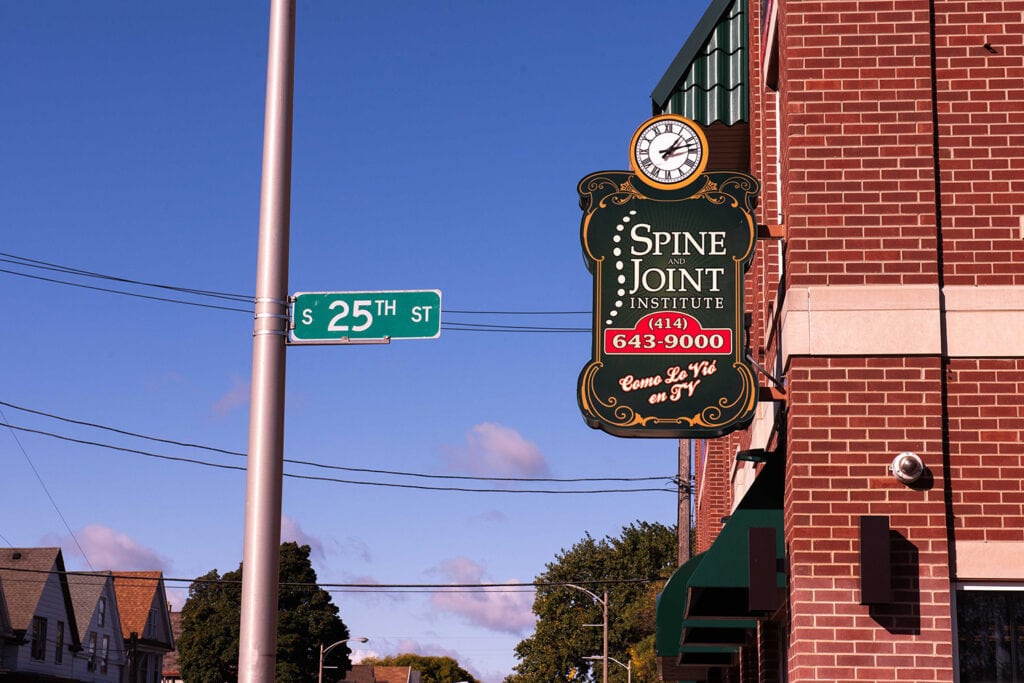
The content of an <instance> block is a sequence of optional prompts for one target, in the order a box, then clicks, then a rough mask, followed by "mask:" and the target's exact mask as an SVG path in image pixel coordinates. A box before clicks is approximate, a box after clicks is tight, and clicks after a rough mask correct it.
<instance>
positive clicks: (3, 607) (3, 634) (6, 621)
mask: <svg viewBox="0 0 1024 683" xmlns="http://www.w3.org/2000/svg"><path fill="white" fill-rule="evenodd" d="M12 638H14V631H13V630H11V613H10V612H9V611H8V610H7V599H6V598H5V597H4V583H3V580H0V643H4V642H6V641H8V640H10V639H12Z"/></svg>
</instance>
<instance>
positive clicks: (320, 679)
mask: <svg viewBox="0 0 1024 683" xmlns="http://www.w3.org/2000/svg"><path fill="white" fill-rule="evenodd" d="M349 642H355V643H368V642H370V639H369V638H362V637H360V638H346V639H345V640H339V641H338V642H336V643H331V644H330V645H328V646H327V647H324V644H323V643H320V668H318V669H317V672H316V683H323V680H324V657H325V656H326V655H327V653H328V652H330V651H331V650H333V649H334V648H336V647H338V646H339V645H344V644H345V643H349Z"/></svg>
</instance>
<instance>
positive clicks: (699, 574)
mask: <svg viewBox="0 0 1024 683" xmlns="http://www.w3.org/2000/svg"><path fill="white" fill-rule="evenodd" d="M782 475H783V468H782V464H781V462H779V461H777V460H775V461H772V462H769V463H768V465H766V467H765V468H764V470H762V472H761V473H760V475H759V476H758V477H757V479H756V480H755V481H754V484H753V485H752V486H751V487H750V490H749V491H747V494H746V495H745V496H744V497H743V500H742V501H740V504H739V505H738V506H737V507H736V510H735V511H734V512H733V514H732V516H731V517H730V518H729V520H728V521H727V522H726V524H725V526H724V527H723V528H722V531H721V532H720V533H719V535H718V538H716V539H715V542H714V543H712V544H711V547H710V548H709V549H708V550H707V551H706V552H703V553H700V554H698V555H695V556H694V557H693V558H692V559H690V560H689V561H687V562H686V563H685V564H683V565H682V566H681V567H679V569H677V570H676V571H675V573H674V574H673V575H672V577H671V578H669V580H668V582H666V584H665V588H664V590H662V592H661V594H660V595H659V596H658V602H657V609H656V618H655V624H656V625H655V654H656V655H657V657H658V662H659V668H660V669H662V670H664V671H669V670H671V669H672V667H674V666H675V667H678V666H679V665H683V666H697V667H719V666H731V665H733V664H734V663H735V662H736V656H737V653H738V651H739V647H740V646H741V645H743V644H744V643H746V642H747V640H748V639H749V636H750V632H751V631H752V630H753V629H755V628H756V627H757V621H758V619H760V618H765V616H767V614H766V613H765V612H763V611H758V610H751V608H750V599H751V595H750V592H751V586H752V585H754V584H756V583H757V581H758V580H759V581H760V582H761V585H762V586H763V585H764V578H765V577H767V579H768V583H769V593H771V592H772V591H773V590H774V595H770V596H769V597H771V598H772V599H773V600H779V601H781V599H782V598H783V596H784V590H785V586H786V576H785V574H784V573H782V572H780V571H779V567H778V564H779V563H778V560H779V559H780V558H783V557H785V545H784V542H783V536H782V490H783V478H782ZM765 532H767V535H766V534H765ZM772 534H774V539H773V540H774V552H772V549H771V545H772V544H771V539H772ZM755 536H760V537H762V538H768V539H770V542H769V549H768V563H767V566H765V567H764V568H759V569H756V570H755V574H757V575H758V576H755V577H752V576H751V570H750V566H751V565H750V560H751V555H750V552H751V551H750V548H751V547H752V546H751V539H753V538H754V537H755ZM757 566H758V565H755V567H757ZM762 574H763V576H762ZM752 579H756V580H755V581H752ZM761 597H762V600H763V596H761ZM665 680H669V679H668V678H666V679H665Z"/></svg>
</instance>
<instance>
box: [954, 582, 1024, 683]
mask: <svg viewBox="0 0 1024 683" xmlns="http://www.w3.org/2000/svg"><path fill="white" fill-rule="evenodd" d="M956 620H957V656H958V659H959V662H960V683H987V682H989V681H994V682H998V683H1024V586H1022V587H1013V588H1011V587H1006V588H1004V587H995V586H978V587H962V588H961V589H960V590H957V592H956Z"/></svg>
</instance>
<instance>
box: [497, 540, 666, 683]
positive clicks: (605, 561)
mask: <svg viewBox="0 0 1024 683" xmlns="http://www.w3.org/2000/svg"><path fill="white" fill-rule="evenodd" d="M677 555H678V540H677V538H676V532H675V529H674V528H670V527H666V526H664V525H662V524H657V523H653V524H652V523H648V522H636V523H633V524H631V525H629V526H627V527H623V529H622V534H621V535H620V536H619V537H618V538H611V537H606V538H604V539H603V540H601V541H596V540H595V539H594V538H592V537H591V536H590V534H587V535H586V536H584V537H583V538H582V539H581V540H580V541H579V542H577V543H576V545H574V546H573V547H572V548H570V549H569V550H563V551H562V552H561V553H560V554H559V555H557V556H556V558H555V561H554V562H550V563H548V565H547V570H546V571H545V572H544V573H542V574H540V575H539V576H538V577H537V578H536V582H537V583H538V584H540V587H539V588H538V589H537V597H536V598H535V599H534V602H533V612H534V614H536V615H537V626H536V629H535V631H534V634H533V635H532V636H530V637H528V638H527V639H526V640H523V641H521V642H520V643H519V644H518V645H517V646H516V658H517V659H518V660H519V663H518V664H516V666H515V673H513V674H512V675H511V676H508V677H507V678H506V679H505V683H551V681H569V680H573V679H578V674H579V673H583V674H587V673H591V674H592V675H594V676H595V677H600V670H601V662H600V661H591V660H589V659H585V658H586V657H593V656H600V655H601V653H602V635H603V634H602V630H603V629H602V628H601V622H602V617H603V610H602V607H601V605H600V604H598V603H597V602H596V601H595V600H594V599H593V598H591V597H590V596H589V595H587V594H586V593H584V592H582V591H580V590H577V589H574V588H570V587H568V586H565V585H544V584H566V583H572V584H575V585H581V586H582V587H584V588H586V589H587V590H589V591H590V592H592V593H595V594H596V595H598V596H599V597H603V593H604V591H605V590H607V591H608V654H609V656H610V657H614V658H615V659H618V660H619V661H621V662H622V663H623V664H631V666H632V671H633V681H634V682H635V683H657V680H658V679H657V674H656V673H655V665H654V646H653V643H654V596H655V595H656V592H657V590H658V589H660V587H661V584H662V583H663V582H664V580H665V579H667V578H668V577H669V576H671V573H672V572H673V571H674V570H675V569H676V566H677V565H676V558H677ZM638 579H639V580H641V581H637V580H638ZM602 582H604V583H602ZM617 582H621V583H617ZM626 676H627V674H626V670H625V669H624V668H623V667H620V666H618V665H617V664H615V663H614V662H612V663H610V664H609V668H608V679H609V683H625V681H626Z"/></svg>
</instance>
